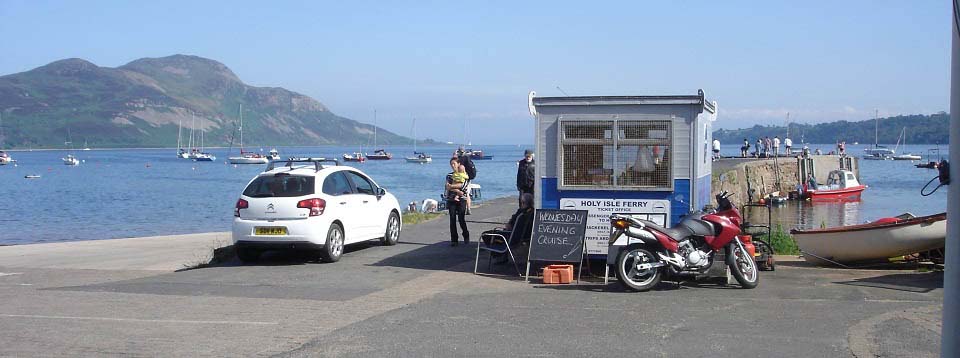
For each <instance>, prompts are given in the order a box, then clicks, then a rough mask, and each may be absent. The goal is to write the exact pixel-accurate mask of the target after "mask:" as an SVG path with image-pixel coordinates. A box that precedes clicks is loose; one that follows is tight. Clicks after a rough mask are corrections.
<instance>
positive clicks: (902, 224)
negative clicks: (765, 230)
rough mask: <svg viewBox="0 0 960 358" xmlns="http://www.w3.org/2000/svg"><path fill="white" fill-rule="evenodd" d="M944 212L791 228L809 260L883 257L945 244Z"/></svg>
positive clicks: (827, 263) (856, 259)
mask: <svg viewBox="0 0 960 358" xmlns="http://www.w3.org/2000/svg"><path fill="white" fill-rule="evenodd" d="M946 218H947V217H946V213H943V214H937V215H931V216H924V217H918V218H913V219H907V220H901V221H898V222H894V223H869V224H863V225H853V226H844V227H838V228H829V229H816V230H791V231H790V233H791V234H793V238H794V239H795V240H796V242H797V246H799V247H800V249H801V250H803V252H805V253H809V254H812V255H804V259H806V260H807V261H808V262H811V263H814V264H821V265H829V264H830V262H829V261H825V260H823V259H821V258H824V259H828V260H831V261H836V262H840V263H848V262H858V261H869V260H878V259H886V258H890V257H897V256H903V255H909V254H913V253H917V252H922V251H927V250H933V249H937V248H941V247H943V246H944V243H945V241H946V236H947V220H946ZM814 255H816V256H819V257H821V258H818V257H816V256H814Z"/></svg>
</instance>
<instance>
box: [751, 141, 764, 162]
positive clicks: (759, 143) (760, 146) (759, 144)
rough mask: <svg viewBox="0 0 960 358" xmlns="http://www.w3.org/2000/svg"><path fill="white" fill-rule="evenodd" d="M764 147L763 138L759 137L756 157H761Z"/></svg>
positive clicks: (755, 152) (755, 151)
mask: <svg viewBox="0 0 960 358" xmlns="http://www.w3.org/2000/svg"><path fill="white" fill-rule="evenodd" d="M761 148H763V138H760V137H757V147H756V148H754V151H753V153H754V155H753V156H754V157H757V158H760V149H761Z"/></svg>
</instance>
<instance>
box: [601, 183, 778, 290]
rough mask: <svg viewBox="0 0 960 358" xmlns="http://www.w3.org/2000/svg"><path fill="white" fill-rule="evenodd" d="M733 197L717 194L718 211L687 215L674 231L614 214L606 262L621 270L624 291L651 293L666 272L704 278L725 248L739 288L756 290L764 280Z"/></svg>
mask: <svg viewBox="0 0 960 358" xmlns="http://www.w3.org/2000/svg"><path fill="white" fill-rule="evenodd" d="M731 195H732V194H730V193H727V192H722V193H720V194H717V196H716V199H717V212H715V213H709V214H703V213H694V214H690V215H687V216H686V217H684V218H683V220H681V221H680V223H678V224H677V225H676V226H674V227H672V228H666V227H662V226H659V225H657V224H656V223H654V222H652V221H648V220H641V219H634V218H632V217H629V216H626V215H620V214H614V215H612V216H610V225H611V228H610V247H609V251H608V253H607V264H609V265H615V266H616V274H617V279H618V280H619V281H620V283H622V284H623V285H624V286H625V287H627V288H628V289H631V290H635V291H647V290H649V289H651V288H653V287H654V286H656V285H657V284H658V283H660V280H661V279H662V278H663V276H664V275H665V274H669V275H671V276H678V277H679V276H697V275H702V274H704V273H705V272H706V271H707V270H708V269H709V268H710V266H711V265H713V262H714V259H715V257H716V256H718V255H719V252H720V250H721V249H723V250H724V252H725V256H726V257H725V260H726V264H727V265H728V266H729V267H730V271H731V273H733V277H734V278H735V279H736V280H737V282H739V283H740V286H741V287H743V288H754V287H757V283H758V282H759V281H760V276H758V275H757V264H756V262H754V260H753V256H754V252H755V248H754V247H753V244H752V243H750V242H744V241H743V240H741V239H740V237H739V236H738V235H740V225H741V224H742V223H743V217H741V216H740V211H739V210H737V208H736V207H734V206H733V204H731V203H730V199H729V197H730V196H731Z"/></svg>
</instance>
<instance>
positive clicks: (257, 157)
mask: <svg viewBox="0 0 960 358" xmlns="http://www.w3.org/2000/svg"><path fill="white" fill-rule="evenodd" d="M239 112H240V114H239V115H238V117H239V122H240V126H239V128H238V131H239V132H240V155H239V156H235V157H227V161H228V162H230V164H267V163H269V162H270V159H267V157H265V156H263V155H261V154H260V153H254V152H247V151H244V150H243V104H241V105H240V110H239Z"/></svg>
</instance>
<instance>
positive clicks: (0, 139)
mask: <svg viewBox="0 0 960 358" xmlns="http://www.w3.org/2000/svg"><path fill="white" fill-rule="evenodd" d="M6 139H7V137H6V136H4V135H3V114H2V113H0V165H7V164H10V163H13V162H16V160H13V157H11V156H10V154H7V152H4V151H3V144H4V142H5V141H6Z"/></svg>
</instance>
